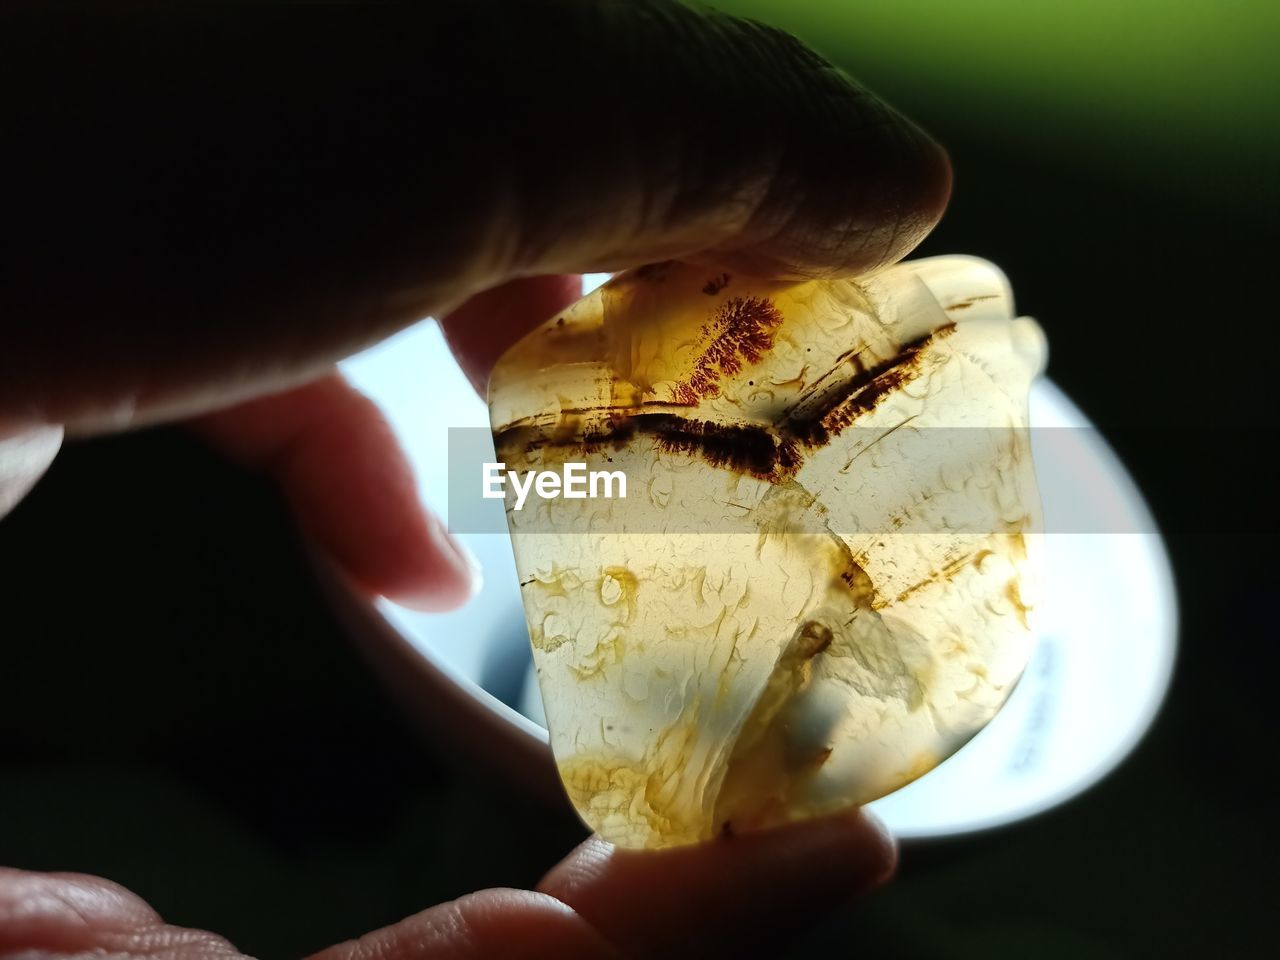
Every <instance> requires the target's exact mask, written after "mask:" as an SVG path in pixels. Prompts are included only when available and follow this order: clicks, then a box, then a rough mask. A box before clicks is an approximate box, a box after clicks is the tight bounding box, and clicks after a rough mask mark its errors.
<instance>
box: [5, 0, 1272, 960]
mask: <svg viewBox="0 0 1280 960" xmlns="http://www.w3.org/2000/svg"><path fill="white" fill-rule="evenodd" d="M720 6H721V7H722V8H724V9H726V10H729V11H733V12H737V13H742V14H746V15H750V16H754V17H757V18H760V19H764V20H766V21H769V22H771V23H774V24H777V25H779V26H782V27H785V28H788V29H790V30H792V31H794V32H796V33H798V34H799V35H800V36H802V37H804V38H806V39H808V40H809V41H810V42H811V43H813V44H814V45H815V46H816V47H817V48H818V49H820V50H821V51H822V52H824V53H825V54H827V55H828V56H829V57H831V58H833V59H834V60H836V61H837V62H838V63H840V64H841V65H842V66H844V67H845V68H847V69H848V70H849V72H850V73H852V74H853V75H854V76H856V77H858V78H859V79H860V80H862V81H863V82H865V83H866V84H867V85H868V86H870V87H871V88H872V89H874V90H876V91H877V92H878V93H880V94H881V95H882V96H884V97H885V98H886V99H888V100H889V101H890V102H892V103H894V104H895V105H896V106H898V107H899V108H901V109H902V110H904V111H905V112H907V113H908V114H910V115H911V116H913V117H915V118H916V119H917V120H918V121H919V122H920V123H921V124H922V125H924V126H925V127H926V128H928V129H929V130H930V131H931V132H932V133H933V134H934V135H935V136H936V137H937V138H938V139H940V140H941V141H942V142H943V143H944V144H945V145H946V146H947V147H948V149H949V150H950V151H951V154H952V157H953V159H954V163H955V168H956V185H955V194H954V199H953V203H952V206H951V209H950V211H949V213H948V215H947V217H946V219H945V220H944V221H943V223H942V225H941V226H940V228H939V229H938V231H937V232H936V234H935V235H934V236H932V237H931V238H930V239H929V240H927V241H926V243H925V245H924V247H923V248H922V251H921V252H923V253H944V252H958V253H973V254H979V255H983V256H986V257H988V258H990V259H992V260H994V261H995V262H996V263H998V264H999V265H1001V266H1002V267H1003V268H1004V269H1005V270H1006V272H1007V273H1008V275H1009V277H1010V279H1011V281H1012V283H1013V287H1014V290H1015V291H1016V293H1017V296H1018V300H1019V304H1020V307H1021V308H1022V309H1023V310H1024V311H1026V312H1029V313H1032V314H1034V315H1036V316H1037V317H1038V318H1039V319H1040V320H1041V322H1042V323H1043V325H1044V326H1045V328H1046V330H1047V332H1048V334H1049V338H1050V342H1051V345H1052V346H1051V359H1050V375H1051V376H1052V377H1053V378H1054V379H1055V380H1057V381H1058V382H1059V383H1060V384H1061V385H1062V386H1063V387H1064V388H1065V389H1066V390H1067V392H1068V393H1069V394H1070V395H1071V396H1072V397H1074V398H1075V399H1076V400H1077V402H1078V403H1080V405H1081V406H1083V407H1084V408H1085V410H1086V411H1087V412H1089V413H1090V414H1091V415H1092V416H1093V417H1094V418H1095V419H1096V420H1097V421H1099V422H1100V423H1101V424H1102V425H1103V426H1104V428H1105V430H1106V431H1107V435H1108V436H1109V438H1110V439H1111V440H1112V442H1113V443H1114V444H1115V445H1116V446H1117V448H1118V450H1119V452H1120V453H1121V455H1122V456H1123V457H1124V459H1125V460H1126V462H1127V464H1128V465H1129V467H1130V468H1131V469H1132V471H1133V472H1134V474H1135V476H1136V477H1137V479H1138V481H1139V483H1140V485H1141V486H1142V488H1143V489H1144V490H1145V491H1146V493H1147V495H1148V496H1149V498H1150V499H1151V502H1152V505H1153V508H1154V510H1155V513H1156V516H1157V518H1158V520H1159V521H1160V522H1161V524H1162V525H1163V527H1164V529H1165V530H1166V532H1167V534H1168V540H1169V546H1170V550H1171V553H1172V555H1173V559H1174V563H1175V568H1176V574H1177V577H1178V583H1179V589H1180V592H1181V597H1182V611H1181V615H1182V624H1183V629H1182V641H1181V642H1182V647H1181V651H1180V659H1179V664H1178V668H1177V673H1176V676H1175V680H1174V686H1173V689H1172V691H1171V694H1170V698H1169V701H1168V703H1167V705H1166V708H1165V710H1164V712H1163V713H1162V715H1161V717H1160V718H1159V720H1158V722H1157V724H1156V726H1155V727H1154V728H1153V730H1152V732H1151V734H1150V735H1149V736H1148V738H1147V739H1146V740H1145V741H1144V743H1143V744H1142V745H1141V746H1140V747H1139V749H1138V750H1137V751H1136V753H1135V754H1134V755H1133V756H1132V757H1131V758H1130V760H1129V761H1128V762H1126V763H1125V764H1124V765H1123V766H1122V767H1121V768H1120V769H1119V770H1118V771H1117V772H1116V773H1115V774H1113V775H1112V776H1111V777H1110V778H1108V779H1107V780H1106V781H1105V782H1104V783H1102V784H1101V785H1099V786H1098V787H1096V788H1095V789H1093V790H1091V791H1090V792H1089V793H1087V794H1086V795H1085V796H1083V797H1081V798H1079V799H1078V800H1076V801H1073V802H1072V803H1070V804H1068V805H1066V806H1065V807H1063V808H1060V809H1058V810H1054V811H1051V812H1049V813H1047V814H1045V815H1043V816H1041V817H1038V818H1036V819H1034V820H1032V821H1029V822H1026V823H1022V824H1019V825H1016V826H1014V827H1011V828H1008V829H1005V830H1002V831H997V832H993V833H989V834H984V835H980V836H976V837H971V838H967V839H961V840H955V841H950V842H937V843H934V844H932V845H922V846H913V847H909V848H907V849H906V850H905V851H904V854H903V860H902V872H901V876H900V877H899V879H898V881H897V882H896V883H895V884H894V885H893V886H892V887H891V888H890V889H888V890H886V891H884V892H882V893H880V894H878V895H876V896H875V897H874V898H872V899H871V900H870V901H868V902H866V903H864V904H861V905H856V906H853V907H851V908H850V909H849V910H848V911H846V912H844V913H843V914H841V915H840V916H838V917H836V918H834V919H833V920H832V921H831V922H830V923H828V924H825V925H822V926H819V927H816V928H813V929H809V930H804V931H797V932H796V941H795V942H794V943H793V944H792V945H791V949H790V951H789V953H787V954H784V955H791V956H796V957H808V956H831V957H854V956H858V957H864V956H870V957H877V958H904V960H911V958H941V960H952V958H954V960H961V958H983V960H1005V958H1008V960H1025V958H1027V957H1034V958H1037V960H1041V958H1049V960H1053V958H1063V960H1080V958H1119V957H1125V958H1130V957H1132V958H1144V957H1162V958H1166V957H1175V958H1176V957H1195V958H1202V957H1224V958H1249V957H1270V956H1273V955H1274V943H1273V942H1271V941H1272V940H1273V937H1274V925H1273V922H1272V919H1271V917H1272V915H1273V914H1274V907H1275V903H1276V902H1280V900H1278V899H1277V896H1276V894H1277V891H1276V884H1275V880H1274V875H1275V868H1276V862H1277V859H1276V857H1277V853H1276V849H1275V842H1274V841H1275V836H1276V825H1275V822H1274V820H1275V804H1274V799H1273V789H1272V788H1271V787H1269V786H1268V783H1267V781H1266V779H1265V775H1266V774H1267V773H1268V772H1269V768H1270V766H1271V765H1272V764H1273V762H1274V755H1275V746H1274V745H1275V742H1276V730H1275V723H1274V720H1273V718H1272V713H1273V708H1272V707H1271V706H1270V703H1271V700H1272V699H1274V697H1273V693H1272V690H1271V689H1270V687H1271V678H1272V677H1274V676H1275V675H1276V672H1275V671H1276V667H1277V664H1276V656H1275V647H1276V645H1275V639H1276V630H1275V627H1274V623H1273V611H1274V605H1275V602H1276V589H1275V578H1274V575H1273V570H1274V560H1272V559H1270V558H1268V557H1267V556H1266V553H1267V551H1268V544H1269V543H1270V542H1273V540H1274V536H1275V535H1276V534H1277V533H1280V524H1277V521H1276V512H1275V511H1274V509H1273V508H1272V507H1270V506H1269V504H1271V503H1272V502H1273V501H1274V495H1275V490H1276V489H1278V488H1280V486H1278V485H1277V479H1278V478H1277V476H1276V470H1275V467H1274V464H1273V459H1274V458H1273V456H1272V451H1273V450H1274V449H1276V443H1275V441H1276V437H1275V432H1274V428H1273V427H1272V426H1271V425H1270V423H1269V421H1270V420H1271V419H1272V418H1273V413H1272V411H1273V410H1274V407H1275V403H1274V399H1273V397H1272V392H1273V391H1272V387H1271V382H1272V381H1273V380H1274V377H1273V376H1272V375H1271V372H1270V364H1271V360H1272V358H1273V357H1274V356H1275V355H1276V353H1277V351H1276V349H1275V347H1274V336H1273V333H1272V326H1273V324H1274V317H1275V307H1274V304H1273V302H1272V296H1271V292H1270V290H1269V286H1270V281H1269V279H1268V278H1269V276H1270V274H1271V271H1272V270H1273V269H1274V264H1273V262H1272V260H1273V254H1274V251H1275V250H1276V243H1275V241H1276V232H1275V227H1274V223H1275V217H1276V214H1277V212H1278V206H1280V204H1278V196H1277V194H1278V188H1277V180H1276V176H1275V169H1276V161H1277V158H1278V157H1280V150H1277V137H1278V136H1280V122H1278V121H1277V114H1278V111H1277V97H1278V95H1280V66H1278V64H1280V58H1277V57H1276V55H1275V53H1274V47H1275V43H1276V39H1277V37H1280V30H1278V29H1277V27H1280V4H1274V3H1262V2H1219V3H1205V2H1178V0H1166V2H1163V3H1161V2H1154V0H1140V2H1127V3H1126V2H1116V3H1106V2H1101V0H1077V2H1073V3H1044V2H1034V0H1024V2H1012V0H1010V2H999V0H969V2H965V3H958V2H945V0H896V2H870V0H853V2H850V0H824V2H813V0H809V2H804V0H795V2H781V0H779V2H767V0H724V2H722V3H721V4H720ZM193 504H199V505H200V510H199V511H196V512H193V510H192V505H193ZM51 529H53V530H59V531H66V532H67V537H61V536H58V537H51V536H49V534H48V531H49V530H51ZM3 532H4V537H3V538H0V569H4V570H6V571H8V572H7V574H6V576H7V587H8V594H7V597H8V598H10V602H11V610H10V613H11V614H12V613H13V612H14V611H15V610H16V615H17V617H18V622H21V621H22V619H23V615H24V613H25V615H26V618H27V619H28V620H29V621H30V623H31V624H32V625H33V626H32V630H33V633H32V635H33V636H34V637H35V638H36V640H37V641H38V642H34V643H31V644H22V645H13V646H11V648H9V649H6V656H8V657H9V660H8V664H7V666H8V670H7V671H6V672H7V673H8V675H10V676H16V677H22V678H24V680H23V683H22V684H19V685H16V686H18V689H9V690H7V691H6V692H5V695H4V696H3V697H0V862H4V863H9V864H14V865H19V866H24V867H29V868H32V869H76V870H83V871H88V872H95V873H100V874H103V875H106V876H109V877H112V878H114V879H116V880H118V881H120V882H122V883H124V884H126V885H128V886H130V887H132V888H133V889H135V890H137V891H138V892H139V893H141V894H142V895H143V896H145V897H147V898H148V899H149V900H150V901H151V902H152V903H153V904H154V905H155V906H156V907H157V908H158V909H159V910H160V911H161V912H162V914H164V915H165V916H166V917H167V918H168V919H170V920H171V921H172V922H175V923H179V924H187V925H193V926H199V927H207V928H211V929H215V930H218V931H220V932H222V933H224V934H226V935H227V936H228V937H230V938H231V939H232V940H233V941H234V942H236V943H237V944H238V945H239V946H240V947H241V948H243V949H245V950H246V951H248V952H250V953H253V954H258V955H262V956H286V955H296V954H300V953H302V952H304V951H307V950H314V949H318V948H320V947H321V946H324V945H326V944H328V943H330V942H333V941H336V940H339V939H342V938H345V937H350V936H353V935H356V934H358V933H360V932H362V931H365V930H368V929H371V928H373V927H375V926H378V925H381V924H385V923H388V922H391V921H394V920H396V919H398V918H399V917H401V916H404V915H406V914H408V913H411V912H414V911H416V910H418V909H421V908H422V907H423V906H424V905H426V904H428V903H432V902H436V901H438V900H440V899H443V898H447V897H451V896H457V895H459V894H461V893H464V892H467V891H469V890H473V889H476V888H478V887H481V886H487V885H527V884H531V883H534V882H536V880H537V878H538V876H539V875H540V874H541V872H542V871H543V870H544V869H545V868H546V866H547V865H548V864H549V863H551V862H553V861H554V860H555V859H556V858H557V857H558V856H560V855H561V854H562V853H563V851H564V850H566V849H567V848H568V846H569V845H571V844H572V843H573V842H575V841H576V840H577V839H578V837H579V836H580V833H579V827H578V826H577V825H576V823H575V822H574V821H573V820H572V818H570V817H568V816H567V815H565V814H564V813H563V812H562V813H561V815H560V816H558V817H557V816H555V815H552V814H549V813H548V812H547V811H544V810H540V809H537V808H533V807H531V806H530V805H529V804H528V803H527V802H525V801H523V800H522V799H521V798H519V797H513V796H510V795H509V793H507V792H505V791H501V790H492V789H486V788H483V787H481V786H478V785H477V783H476V782H475V781H474V780H473V779H472V776H471V773H470V772H469V771H466V770H457V769H454V768H451V767H449V766H448V765H446V764H445V763H444V762H443V761H442V759H441V758H440V757H439V756H437V755H436V753H435V752H434V751H433V749H432V748H431V747H430V746H429V745H426V744H424V743H423V742H421V741H420V740H418V739H416V738H415V737H414V736H413V735H412V734H411V732H410V731H409V730H408V728H407V727H406V725H405V724H404V723H403V721H402V719H401V718H400V717H399V715H398V714H397V713H396V712H395V710H394V709H393V708H392V707H391V706H390V705H389V703H388V702H387V700H386V698H385V696H384V695H383V693H382V692H381V690H380V689H379V688H378V687H377V685H376V684H375V683H374V681H373V680H372V679H371V678H370V677H369V676H368V675H367V674H366V672H365V670H364V668H363V666H362V665H361V663H360V661H359V660H358V658H357V657H356V656H355V654H354V653H353V652H352V651H351V649H350V648H349V647H348V645H347V643H346V640H345V638H344V636H343V635H342V633H341V631H340V630H339V628H338V627H337V625H336V624H335V623H334V622H333V619H332V617H331V616H330V615H329V614H328V613H327V611H326V608H325V605H324V601H323V599H322V598H321V597H320V596H319V595H318V593H317V590H316V588H315V586H314V583H313V582H312V580H311V577H310V574H309V572H308V569H307V567H306V565H305V562H304V561H303V559H302V556H301V553H300V550H299V548H298V546H297V544H296V542H295V540H294V538H293V534H292V532H291V530H290V527H289V524H288V521H287V519H286V518H285V515H284V512H283V510H282V508H281V505H280V503H279V502H278V500H277V499H276V496H275V494H274V492H273V491H271V490H270V489H268V488H267V487H266V485H265V484H264V483H262V482H261V481H259V480H257V479H255V478H251V477H249V476H247V475H244V474H242V473H240V472H238V471H236V470H234V469H233V468H231V467H230V466H228V465H227V464H225V463H221V462H219V461H217V460H216V459H215V458H213V457H212V455H210V454H209V453H207V452H206V451H204V450H202V449H200V448H199V447H197V446H196V445H195V444H194V442H193V441H191V440H190V439H189V438H187V437H185V436H183V435H182V434H180V433H177V432H174V431H168V430H158V431H152V432H148V433H144V434H139V435H134V436H128V437H120V438H112V439H106V440H98V441H93V442H89V443H81V444H73V445H71V446H70V447H69V448H68V449H67V450H66V451H65V453H64V455H63V456H61V457H60V458H59V460H58V462H57V463H56V464H55V466H54V468H53V470H52V471H51V473H50V475H49V477H48V478H46V480H45V481H44V482H43V483H42V484H41V485H40V486H39V487H38V488H37V490H36V491H35V493H34V494H33V496H32V497H31V498H30V499H29V500H28V501H27V502H26V503H24V504H23V505H22V506H21V507H20V508H19V509H18V510H17V511H16V512H15V513H14V514H13V515H12V516H11V517H10V518H8V519H7V520H6V521H5V527H4V531H3ZM245 544H252V545H253V549H252V550H245V549H244V545H245ZM67 584H75V585H76V587H75V596H74V597H70V598H69V597H68V596H67V595H66V585H67ZM1080 602H1081V603H1088V602H1089V598H1088V597H1081V599H1080ZM122 625H124V627H125V628H127V630H128V631H129V633H130V636H129V639H128V642H126V643H121V642H118V641H117V640H115V639H113V638H114V637H116V636H117V635H118V634H119V633H120V631H121V629H122ZM176 638H180V640H179V639H176ZM1097 669H1099V670H1105V669H1106V664H1105V663H1100V664H1098V665H1097ZM157 678H169V679H173V678H177V679H178V680H179V682H176V683H156V682H155V681H156V679H157ZM282 691H284V693H283V694H282ZM70 703H73V704H75V709H74V710H70V709H67V708H66V705H67V704H70ZM86 717H88V718H94V717H101V718H102V721H101V722H99V723H95V722H86V719H85V718H86ZM317 905H322V907H318V906H317Z"/></svg>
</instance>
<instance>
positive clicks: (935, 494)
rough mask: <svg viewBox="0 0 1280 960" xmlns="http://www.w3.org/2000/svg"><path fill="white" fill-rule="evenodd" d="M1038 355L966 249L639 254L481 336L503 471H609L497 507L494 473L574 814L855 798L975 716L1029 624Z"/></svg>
mask: <svg viewBox="0 0 1280 960" xmlns="http://www.w3.org/2000/svg"><path fill="white" fill-rule="evenodd" d="M1044 357H1045V346H1044V339H1043V335H1042V334H1041V332H1040V329H1039V327H1038V326H1037V325H1036V324H1035V323H1034V321H1031V320H1028V319H1014V318H1013V315H1012V299H1011V295H1010V293H1009V290H1008V286H1007V284H1006V282H1005V280H1004V278H1003V276H1002V275H1001V274H1000V273H999V271H998V270H996V269H995V268H994V267H992V266H991V265H990V264H986V263H984V262H983V261H980V260H974V259H972V258H966V257H946V258H936V259H931V260H921V261H916V262H908V263H902V264H899V265H897V266H894V267H891V268H889V269H886V270H884V271H882V272H880V273H878V274H876V275H874V276H872V277H869V278H863V279H859V280H823V281H809V282H803V283H779V282H770V281H763V280H758V279H753V278H749V277H745V276H738V275H730V274H727V273H721V272H718V271H709V270H707V269H705V268H699V267H693V266H688V265H683V264H675V263H668V264H660V265H657V266H653V267H648V268H644V269H641V270H637V271H632V272H629V273H625V274H621V275H619V276H617V277H615V278H614V279H613V280H612V281H610V282H609V283H608V284H606V285H605V286H604V287H602V288H600V289H599V290H597V291H595V292H594V293H592V294H591V295H589V296H587V297H585V298H584V299H583V300H581V301H579V302H578V303H577V304H575V305H574V306H573V307H571V308H569V309H568V310H566V311H565V312H564V313H563V314H562V315H560V316H558V317H555V318H553V319H552V320H550V321H549V322H548V323H546V324H545V325H544V326H542V327H541V328H539V329H538V330H536V331H534V332H533V333H532V334H530V335H529V336H528V337H526V338H525V339H524V340H522V341H521V342H520V343H519V344H517V345H516V346H515V347H513V348H512V349H511V350H510V351H508V352H507V353H506V355H505V356H504V357H503V358H502V360H501V361H500V362H499V363H498V365H497V368H496V369H495V370H494V373H493V377H492V380H491V384H490V397H489V403H490V412H491V418H492V424H493V430H494V438H495V445H496V449H497V453H498V459H499V460H501V461H503V462H504V463H505V469H507V470H513V471H516V472H517V474H520V475H524V474H527V472H528V471H547V472H550V471H557V472H561V473H563V470H564V465H565V464H568V463H581V464H584V472H585V475H587V476H589V475H590V473H593V472H595V473H599V474H601V475H603V474H606V473H610V474H615V475H616V474H619V473H620V474H622V475H625V478H626V484H627V489H626V496H625V497H620V496H618V495H617V490H616V489H615V490H614V491H613V493H614V495H613V496H611V497H605V496H602V495H599V494H600V493H601V492H602V487H601V488H598V489H597V494H598V495H597V496H596V497H594V498H593V497H591V496H589V495H587V496H584V497H582V498H568V497H565V496H555V495H552V496H545V497H544V496H539V495H538V494H537V493H536V492H530V493H529V495H528V499H527V500H526V501H525V502H524V503H523V505H522V507H521V509H519V510H517V509H515V503H516V498H515V494H514V491H513V489H512V487H511V485H508V486H507V518H508V523H509V527H510V530H511V535H512V542H513V546H514V550H515V558H516V565H517V569H518V570H519V573H520V579H521V590H522V593H523V600H524V606H525V611H526V614H527V617H528V624H529V633H530V637H531V639H532V643H533V652H534V662H535V665H536V668H537V671H538V678H539V683H540V686H541V690H542V695H543V699H544V701H545V707H546V715H547V722H548V726H549V729H550V734H551V745H552V749H553V750H554V753H555V757H556V762H557V764H558V766H559V769H560V773H561V776H562V778H563V780H564V784H565V787H566V789H567V791H568V794H569V796H570V798H571V799H572V801H573V804H574V806H575V807H576V808H577V810H578V812H579V813H580V814H581V815H582V817H583V819H584V820H585V821H586V822H587V823H588V824H589V825H590V826H591V827H592V828H593V829H594V830H596V831H597V832H598V833H600V834H601V835H602V836H603V837H605V838H606V839H608V840H611V841H613V842H615V843H618V844H621V845H624V846H629V847H661V846H668V845H672V844H682V843H691V842H695V841H698V840H702V839H706V838H709V837H712V836H714V835H716V834H719V833H722V832H735V831H744V830H750V829H754V828H758V827H762V826H766V825H769V824H774V823H779V822H783V821H788V820H793V819H798V818H803V817H808V816H813V815H815V814H819V813H823V812H826V811H832V810H836V809H839V808H841V807H845V806H849V805H853V804H861V803H865V802H868V801H870V800H874V799H875V798H877V797H880V796H883V795H884V794H886V793H888V792H890V791H892V790H894V789H896V788H898V787H900V786H902V785H904V784H906V783H908V782H910V781H911V780H914V779H915V778H917V777H919V776H921V775H922V774H924V773H926V772H928V771H929V770H930V769H932V768H933V767H934V766H935V765H936V764H938V763H939V762H941V761H942V760H944V759H946V758H947V757H948V756H950V755H951V754H952V753H954V752H955V751H956V750H957V749H959V748H960V747H961V746H962V745H963V744H964V743H965V742H966V741H967V740H968V739H969V738H970V737H972V736H973V735H974V734H975V733H976V732H977V731H978V730H980V729H981V728H982V727H983V726H984V725H985V724H986V723H987V722H988V721H989V720H990V719H991V718H992V717H993V716H994V715H995V713H996V711H997V710H999V708H1000V706H1001V705H1002V704H1003V702H1004V700H1005V698H1006V697H1007V696H1008V694H1009V692H1010V691H1011V690H1012V688H1013V685H1014V684H1015V682H1016V681H1017V679H1018V677H1019V675H1020V673H1021V672H1022V669H1023V666H1024V665H1025V663H1026V660H1027V656H1028V653H1029V650H1030V645H1031V640H1032V633H1031V624H1030V620H1029V618H1030V616H1031V612H1032V607H1033V596H1034V589H1033V584H1034V580H1035V578H1034V566H1035V564H1034V558H1035V555H1036V544H1035V540H1036V533H1035V531H1036V530H1037V529H1038V525H1039V500H1038V496H1037V493H1036V485H1035V473H1034V470H1033V468H1032V463H1031V453H1030V445H1029V437H1028V434H1027V430H1026V426H1027V423H1026V418H1027V393H1028V389H1029V386H1030V383H1031V381H1032V379H1033V378H1034V377H1035V376H1036V375H1037V374H1038V373H1039V372H1040V370H1041V369H1042V367H1043V365H1044ZM548 489H549V488H548ZM561 489H562V490H563V488H561Z"/></svg>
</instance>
